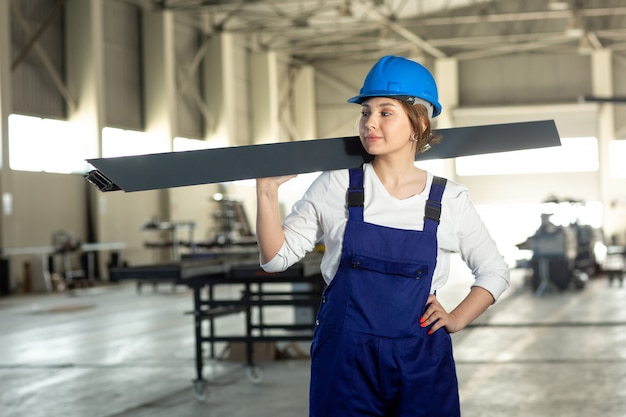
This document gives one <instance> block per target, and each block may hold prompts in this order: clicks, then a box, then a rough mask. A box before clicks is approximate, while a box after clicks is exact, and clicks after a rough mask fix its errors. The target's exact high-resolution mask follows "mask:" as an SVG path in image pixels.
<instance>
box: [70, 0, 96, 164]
mask: <svg viewBox="0 0 626 417" xmlns="http://www.w3.org/2000/svg"><path fill="white" fill-rule="evenodd" d="M65 16H66V24H65V26H66V28H67V32H66V33H67V43H66V45H67V86H68V89H69V91H70V93H71V95H72V96H73V97H76V101H77V103H78V105H77V107H76V108H75V109H70V111H69V114H68V121H70V122H71V123H72V124H73V125H74V126H76V129H77V131H78V132H79V134H80V135H81V136H82V137H84V138H86V141H87V143H88V147H89V156H90V157H98V156H100V155H101V142H102V140H101V139H102V128H103V127H104V124H105V113H104V111H105V110H104V109H105V108H106V106H105V88H104V35H103V33H104V32H103V31H104V21H103V16H104V12H103V4H102V0H87V1H85V0H70V1H68V3H67V5H66V14H65Z"/></svg>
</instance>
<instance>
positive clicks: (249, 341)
mask: <svg viewBox="0 0 626 417" xmlns="http://www.w3.org/2000/svg"><path fill="white" fill-rule="evenodd" d="M320 261H321V254H319V253H312V254H310V255H308V256H307V257H305V258H304V259H303V260H302V261H301V262H299V263H297V264H295V265H293V266H292V267H291V268H289V269H288V270H286V271H284V272H280V273H267V272H264V271H263V270H262V269H260V267H259V262H258V255H257V256H256V257H250V256H244V257H243V258H239V257H237V256H236V255H234V254H232V253H231V254H222V255H218V256H211V257H208V258H191V259H182V260H181V261H180V262H174V263H167V264H155V265H145V266H136V267H123V268H112V269H111V271H110V275H111V278H113V279H116V280H125V279H134V280H138V281H143V282H150V281H158V282H162V281H165V280H167V281H170V282H172V283H174V284H176V285H186V286H188V287H189V288H191V289H192V290H193V311H191V312H190V314H192V315H193V317H194V335H195V366H196V379H195V380H194V381H193V389H194V394H195V395H196V398H198V399H199V400H205V399H206V381H205V380H204V378H203V375H202V370H203V366H204V360H203V355H202V346H203V344H204V343H209V344H210V349H211V357H215V351H214V343H216V342H243V343H245V345H246V365H247V367H246V374H247V376H248V379H249V380H250V381H251V382H253V383H259V382H261V380H262V374H261V370H260V368H259V367H258V366H257V365H256V364H255V363H254V361H253V349H254V343H255V342H267V341H307V340H311V339H312V337H313V328H314V319H315V316H316V312H317V307H318V305H319V301H320V296H321V289H322V286H323V279H322V277H321V273H320ZM276 283H287V284H297V283H308V284H310V285H309V286H308V287H309V289H308V290H306V289H302V290H300V289H298V290H296V289H292V290H288V291H268V290H266V288H265V287H264V284H276ZM218 285H243V287H244V289H243V291H242V292H241V297H239V298H231V299H221V298H220V299H217V298H216V297H215V287H216V286H218ZM292 287H293V286H292ZM268 306H295V307H301V306H308V307H310V308H311V309H313V314H312V315H311V322H310V323H284V324H267V323H265V320H264V314H263V308H264V307H268ZM253 311H255V312H256V313H257V314H256V315H253ZM236 313H244V314H245V331H244V334H242V335H218V334H216V331H215V322H214V321H215V319H217V318H219V317H223V316H226V315H229V314H236ZM204 321H207V322H208V324H209V325H208V334H204V333H203V328H202V323H203V322H204ZM270 329H281V330H287V331H288V332H285V333H282V334H273V335H270V334H268V333H267V332H266V330H270Z"/></svg>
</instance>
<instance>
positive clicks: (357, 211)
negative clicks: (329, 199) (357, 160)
mask: <svg viewBox="0 0 626 417" xmlns="http://www.w3.org/2000/svg"><path fill="white" fill-rule="evenodd" d="M349 172H350V185H349V187H348V192H347V194H346V199H347V202H348V221H359V222H362V221H363V204H364V202H365V192H364V190H363V166H361V167H359V168H351V169H350V171H349Z"/></svg>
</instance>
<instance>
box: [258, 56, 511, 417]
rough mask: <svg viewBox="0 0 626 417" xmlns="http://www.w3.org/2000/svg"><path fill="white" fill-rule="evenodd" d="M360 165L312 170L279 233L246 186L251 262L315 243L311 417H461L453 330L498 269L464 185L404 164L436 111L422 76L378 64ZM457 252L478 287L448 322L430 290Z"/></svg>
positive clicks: (277, 259)
mask: <svg viewBox="0 0 626 417" xmlns="http://www.w3.org/2000/svg"><path fill="white" fill-rule="evenodd" d="M348 101H349V102H351V103H357V104H360V105H361V118H360V121H359V136H360V139H361V143H362V145H363V147H364V148H365V150H366V151H367V152H368V153H369V154H371V155H373V156H374V159H373V160H372V162H370V163H366V164H364V165H363V166H362V167H361V168H358V169H352V170H338V171H332V172H325V173H322V174H321V175H320V176H319V177H318V178H317V179H316V180H315V181H314V183H313V184H312V185H311V186H310V188H309V189H308V190H307V192H306V193H305V195H304V196H303V198H302V199H301V200H300V201H298V202H297V203H296V204H295V205H294V207H293V210H292V212H291V213H290V214H289V216H287V217H286V218H285V220H284V221H283V222H282V223H281V219H280V216H279V209H278V187H279V186H280V185H281V184H282V183H284V182H285V181H287V180H288V179H289V178H291V177H289V176H287V177H278V178H264V179H259V180H257V201H258V207H257V209H258V211H257V239H258V242H259V249H260V253H261V265H262V267H263V268H264V269H265V270H266V271H281V270H284V269H286V268H288V267H289V266H290V265H292V264H293V263H295V262H297V261H298V260H300V259H301V258H302V257H304V255H305V254H306V253H307V252H308V251H311V250H312V249H313V247H314V245H315V243H316V242H318V241H319V240H320V239H322V238H323V239H324V244H325V247H326V250H325V253H324V257H323V260H322V264H321V268H322V274H323V277H324V280H325V281H326V283H327V284H328V285H327V287H326V289H325V290H324V293H323V294H322V300H321V306H320V310H319V313H318V317H317V321H316V328H315V335H314V338H313V343H312V346H311V361H312V363H311V385H310V415H311V416H315V417H332V416H342V417H348V416H428V417H434V416H446V417H449V416H459V415H460V410H459V408H460V407H459V398H458V383H457V378H456V371H455V367H454V360H453V357H452V346H451V340H450V335H449V334H450V333H454V332H457V331H459V330H461V329H463V328H464V327H466V326H467V325H468V324H469V323H471V322H472V321H473V320H474V319H475V318H477V317H478V316H479V315H480V314H481V313H483V312H484V311H485V310H486V309H487V308H488V307H489V306H490V305H491V304H493V303H494V302H495V301H496V300H497V298H498V297H499V296H500V295H501V294H502V292H504V290H505V289H506V288H507V287H508V284H509V269H508V266H507V264H506V263H505V262H504V260H503V258H502V256H501V255H500V253H499V252H498V250H497V248H496V245H495V243H494V241H493V240H492V239H491V237H490V236H489V233H488V232H487V230H486V228H485V226H484V224H483V223H482V221H481V219H480V217H479V216H478V214H477V212H476V210H475V208H474V206H473V204H472V203H471V201H470V199H469V196H468V191H467V189H466V188H465V187H463V186H461V185H459V184H456V183H453V182H451V181H446V180H445V179H442V178H438V177H434V176H433V175H432V174H431V173H429V172H427V171H424V170H422V169H419V168H417V167H416V166H415V163H414V160H415V154H416V153H418V152H423V151H425V150H426V149H427V148H428V147H429V146H430V144H431V143H435V142H436V141H437V140H438V138H437V137H436V136H434V135H433V134H432V132H431V118H433V117H436V116H437V115H439V113H440V112H441V105H440V104H439V102H438V93H437V86H436V84H435V81H434V79H433V77H432V75H431V74H430V72H428V70H427V69H426V68H424V67H423V66H422V65H420V64H419V63H417V62H414V61H411V60H408V59H406V58H403V57H395V56H386V57H383V58H381V59H380V60H379V61H378V62H377V63H376V64H375V65H374V66H373V67H372V69H371V70H370V72H369V73H368V75H367V77H366V79H365V81H364V84H363V87H362V88H361V91H360V94H359V95H358V96H356V97H353V98H351V99H350V100H348ZM451 252H459V253H460V254H461V256H462V258H463V259H464V261H465V262H466V263H467V265H468V266H469V268H470V269H471V270H472V272H473V274H474V276H475V281H474V284H473V286H472V287H471V289H470V291H469V294H468V295H467V297H466V298H465V299H464V300H463V301H462V302H461V303H460V304H459V305H458V306H457V307H456V308H454V309H453V310H452V311H451V312H447V311H446V310H445V309H444V308H443V307H442V306H441V304H440V303H439V302H438V301H437V297H436V295H435V293H436V291H437V290H438V289H439V288H441V287H442V286H443V285H444V284H445V282H446V280H447V277H448V273H449V266H450V253H451Z"/></svg>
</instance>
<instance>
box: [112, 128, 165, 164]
mask: <svg viewBox="0 0 626 417" xmlns="http://www.w3.org/2000/svg"><path fill="white" fill-rule="evenodd" d="M159 152H169V147H168V146H167V144H166V143H164V142H161V141H159V140H155V138H154V137H153V136H152V135H149V134H147V133H145V132H138V131H134V130H124V129H117V128H113V127H105V128H104V129H102V157H103V158H112V157H117V156H131V155H145V154H150V153H159Z"/></svg>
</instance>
